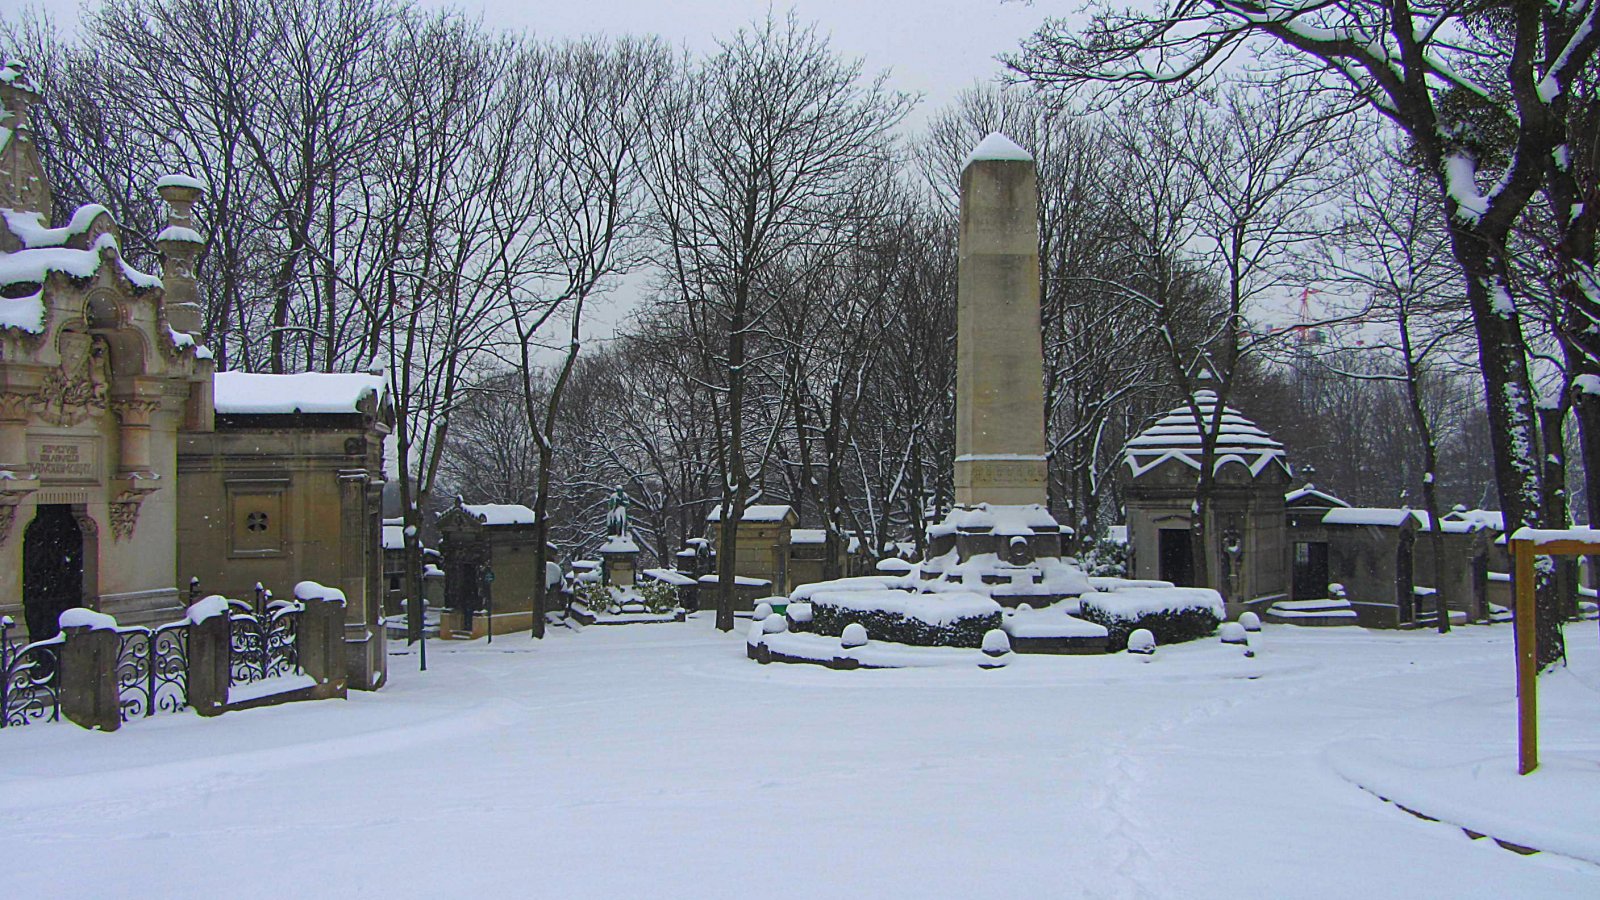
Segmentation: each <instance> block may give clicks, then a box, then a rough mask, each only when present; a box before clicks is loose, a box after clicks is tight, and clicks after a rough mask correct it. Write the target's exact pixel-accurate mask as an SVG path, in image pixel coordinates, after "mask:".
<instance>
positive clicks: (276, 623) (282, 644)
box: [267, 607, 303, 678]
mask: <svg viewBox="0 0 1600 900" xmlns="http://www.w3.org/2000/svg"><path fill="white" fill-rule="evenodd" d="M302 611H303V610H302V609H301V608H300V607H283V608H280V609H278V610H275V611H274V612H273V613H272V619H271V621H270V622H269V623H268V625H267V677H268V678H276V677H278V676H280V675H289V674H291V673H292V674H299V672H300V645H299V641H298V640H297V639H298V637H299V635H300V613H301V612H302Z"/></svg>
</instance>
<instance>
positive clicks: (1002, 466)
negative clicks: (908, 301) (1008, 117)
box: [955, 133, 1046, 506]
mask: <svg viewBox="0 0 1600 900" xmlns="http://www.w3.org/2000/svg"><path fill="white" fill-rule="evenodd" d="M1038 210H1039V184H1038V175H1037V173H1036V170H1035V166H1034V162H1033V157H1032V156H1030V155H1029V154H1028V152H1027V151H1026V150H1023V149H1022V148H1021V147H1019V146H1017V145H1016V144H1015V143H1013V142H1012V141H1011V140H1010V139H1009V138H1007V137H1005V136H1004V135H1002V134H998V133H996V134H991V135H989V136H988V137H987V138H985V139H984V140H983V141H982V142H981V143H980V144H978V146H977V147H976V148H974V149H973V151H972V153H971V155H970V156H968V157H967V161H966V165H965V168H963V169H962V172H961V236H960V274H959V277H958V282H957V299H956V461H955V487H956V503H957V504H958V505H961V506H976V505H977V504H979V503H989V504H995V505H1005V506H1019V505H1028V504H1039V505H1041V506H1042V505H1044V503H1045V502H1046V473H1045V435H1044V348H1043V338H1042V334H1041V330H1040V317H1039V219H1038V215H1039V213H1038Z"/></svg>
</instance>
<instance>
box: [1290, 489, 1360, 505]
mask: <svg viewBox="0 0 1600 900" xmlns="http://www.w3.org/2000/svg"><path fill="white" fill-rule="evenodd" d="M1283 502H1284V503H1304V504H1305V505H1307V506H1346V507H1347V506H1349V505H1350V504H1348V503H1346V502H1344V501H1343V500H1340V499H1339V498H1338V497H1335V496H1334V495H1332V494H1330V493H1327V492H1326V491H1319V490H1317V489H1316V488H1315V487H1313V486H1312V485H1309V484H1308V485H1306V486H1305V487H1303V488H1299V489H1297V490H1293V491H1290V492H1289V493H1287V494H1284V495H1283Z"/></svg>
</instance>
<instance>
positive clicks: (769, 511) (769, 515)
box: [706, 503, 794, 522]
mask: <svg viewBox="0 0 1600 900" xmlns="http://www.w3.org/2000/svg"><path fill="white" fill-rule="evenodd" d="M792 515H794V507H792V506H789V505H788V504H786V503H767V504H760V503H758V504H756V505H755V506H747V507H745V508H744V515H743V516H741V517H740V518H739V521H741V522H782V521H783V520H784V519H787V518H789V517H790V516H792ZM706 521H707V522H721V521H722V507H721V506H718V507H716V508H715V509H713V510H711V512H710V513H708V514H707V515H706Z"/></svg>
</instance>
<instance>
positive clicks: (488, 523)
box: [438, 499, 560, 639]
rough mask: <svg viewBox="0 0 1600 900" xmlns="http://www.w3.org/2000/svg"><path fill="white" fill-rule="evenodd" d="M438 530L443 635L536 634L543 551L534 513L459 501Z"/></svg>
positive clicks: (516, 506)
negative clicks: (539, 562)
mask: <svg viewBox="0 0 1600 900" xmlns="http://www.w3.org/2000/svg"><path fill="white" fill-rule="evenodd" d="M438 527H439V533H440V535H441V541H440V543H441V548H440V549H441V550H442V551H443V554H444V561H445V567H444V573H445V576H444V603H445V608H444V609H443V610H442V611H441V612H440V615H439V636H440V637H442V638H446V639H471V638H479V637H484V636H486V635H488V634H489V629H490V627H491V625H492V627H493V628H494V632H495V633H496V634H507V633H509V632H512V631H527V630H529V629H531V628H532V627H533V601H534V596H533V594H534V589H535V587H536V585H537V582H536V581H535V578H536V577H537V574H536V571H535V564H536V562H537V559H536V557H537V554H536V553H535V550H536V549H537V548H538V543H537V541H538V534H537V529H536V528H535V527H534V516H533V510H531V509H529V508H528V507H526V506H523V505H521V504H518V503H476V504H474V503H464V502H462V501H461V500H459V499H458V500H457V501H456V505H455V506H453V507H451V508H450V509H448V510H445V512H444V513H442V514H441V515H440V516H439V521H438ZM556 584H557V586H559V584H560V580H559V578H558V579H557V581H556ZM548 599H549V598H547V600H548ZM550 606H551V608H554V607H555V606H556V604H554V603H552V604H550ZM491 616H492V618H491Z"/></svg>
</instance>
